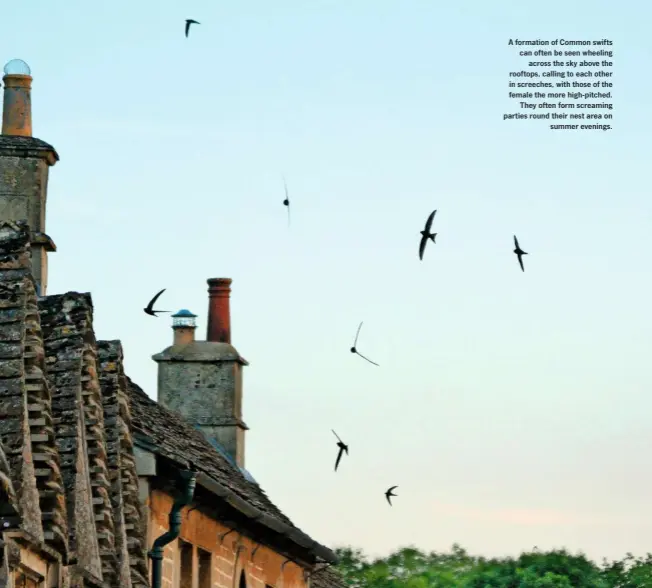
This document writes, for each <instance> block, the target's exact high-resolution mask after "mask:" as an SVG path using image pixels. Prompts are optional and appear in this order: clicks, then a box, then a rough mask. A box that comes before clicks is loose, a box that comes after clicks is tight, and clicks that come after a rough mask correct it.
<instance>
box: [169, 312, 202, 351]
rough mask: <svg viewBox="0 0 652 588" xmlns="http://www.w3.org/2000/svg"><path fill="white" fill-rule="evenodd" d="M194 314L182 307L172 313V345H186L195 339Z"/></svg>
mask: <svg viewBox="0 0 652 588" xmlns="http://www.w3.org/2000/svg"><path fill="white" fill-rule="evenodd" d="M196 317H197V315H196V314H193V313H192V312H190V311H189V310H187V309H185V308H182V309H181V310H180V311H179V312H177V313H176V314H173V315H172V330H173V331H174V342H173V344H174V345H187V344H188V343H192V342H193V341H194V340H195V329H196V328H197V325H196V323H195V318H196Z"/></svg>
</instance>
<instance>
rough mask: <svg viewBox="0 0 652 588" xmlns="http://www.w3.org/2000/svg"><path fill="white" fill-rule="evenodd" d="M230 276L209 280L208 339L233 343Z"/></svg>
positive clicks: (215, 341)
mask: <svg viewBox="0 0 652 588" xmlns="http://www.w3.org/2000/svg"><path fill="white" fill-rule="evenodd" d="M230 297H231V279H230V278H211V279H209V280H208V329H207V333H206V340H207V341H212V342H213V343H231V308H230V305H229V302H230V301H229V299H230Z"/></svg>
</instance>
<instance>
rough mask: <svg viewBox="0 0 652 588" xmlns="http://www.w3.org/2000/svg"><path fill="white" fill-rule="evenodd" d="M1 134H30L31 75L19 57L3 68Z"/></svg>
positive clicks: (20, 135) (21, 135)
mask: <svg viewBox="0 0 652 588" xmlns="http://www.w3.org/2000/svg"><path fill="white" fill-rule="evenodd" d="M4 73H5V76H4V77H3V78H2V81H3V82H4V85H5V90H4V99H3V106H2V134H3V135H13V136H19V137H31V136H32V97H31V93H32V76H31V75H30V74H31V71H30V69H29V66H28V65H27V64H26V63H25V62H24V61H23V60H21V59H12V60H11V61H10V62H9V63H7V65H5V68H4Z"/></svg>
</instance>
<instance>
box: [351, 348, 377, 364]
mask: <svg viewBox="0 0 652 588" xmlns="http://www.w3.org/2000/svg"><path fill="white" fill-rule="evenodd" d="M356 353H358V352H357V351H356ZM358 355H359V356H360V357H361V358H362V359H366V360H367V361H368V362H369V363H373V364H374V365H378V364H377V363H376V362H375V361H371V360H370V359H369V358H368V357H365V356H364V355H362V353H358ZM378 367H380V366H379V365H378Z"/></svg>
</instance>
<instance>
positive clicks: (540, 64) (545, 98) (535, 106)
mask: <svg viewBox="0 0 652 588" xmlns="http://www.w3.org/2000/svg"><path fill="white" fill-rule="evenodd" d="M508 46H509V48H510V49H511V50H513V51H516V52H517V55H518V58H519V60H521V61H522V66H521V69H519V70H518V71H510V72H509V79H508V82H507V84H508V91H507V94H508V96H507V97H508V99H509V101H510V107H509V109H508V112H506V113H504V114H503V120H504V121H526V120H527V121H545V122H546V124H548V126H549V128H550V129H551V130H553V131H610V130H611V129H613V101H612V92H613V71H612V69H613V42H612V41H610V40H609V39H600V40H590V41H572V40H568V39H554V40H549V41H546V40H542V39H538V40H536V41H523V40H521V39H509V42H508Z"/></svg>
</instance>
